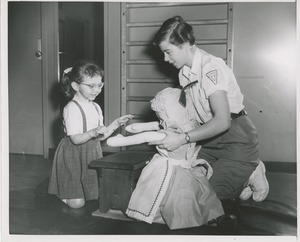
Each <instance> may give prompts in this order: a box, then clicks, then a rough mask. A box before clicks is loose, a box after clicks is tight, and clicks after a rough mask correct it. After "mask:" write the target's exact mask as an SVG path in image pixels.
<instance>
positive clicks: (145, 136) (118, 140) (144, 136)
mask: <svg viewBox="0 0 300 242" xmlns="http://www.w3.org/2000/svg"><path fill="white" fill-rule="evenodd" d="M165 137H166V135H165V134H163V133H159V132H154V131H148V132H143V133H139V134H134V135H130V136H123V135H121V134H119V135H117V136H114V137H111V138H109V139H108V140H107V144H108V145H109V146H111V147H120V146H129V145H137V144H142V143H148V142H152V141H157V140H162V139H164V138H165Z"/></svg>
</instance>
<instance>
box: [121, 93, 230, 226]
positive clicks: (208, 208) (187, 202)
mask: <svg viewBox="0 0 300 242" xmlns="http://www.w3.org/2000/svg"><path fill="white" fill-rule="evenodd" d="M172 95H173V94H172ZM155 100H156V102H155V104H162V103H163V102H162V100H161V99H159V98H157V96H156V99H155ZM165 104H166V103H165ZM176 107H177V106H176V105H175V106H174V105H173V106H172V110H173V111H174V113H175V115H176V114H177V115H176V121H177V122H174V120H170V119H169V118H170V117H171V115H170V113H173V112H169V113H168V112H167V110H162V109H160V111H162V113H159V114H158V116H159V117H160V118H162V120H163V121H162V122H161V125H162V126H163V127H164V128H165V129H166V128H168V127H173V128H176V126H177V127H180V128H181V129H182V130H183V131H185V132H187V131H189V130H192V129H194V128H196V126H197V125H198V124H197V122H194V121H193V120H191V119H186V116H183V114H182V115H178V114H180V111H181V109H180V107H178V108H179V109H178V110H176ZM187 108H191V106H187ZM152 109H154V110H155V111H156V112H157V110H158V109H159V108H158V107H156V106H155V107H154V102H152ZM185 112H186V111H185ZM163 115H164V117H162V116H163ZM178 119H179V120H180V121H178ZM179 123H180V124H179ZM157 150H158V153H156V154H155V155H154V156H153V158H152V159H151V160H150V162H149V163H148V164H147V165H146V167H145V168H144V169H143V171H142V173H141V175H140V178H139V180H138V182H137V185H136V188H135V189H134V191H133V193H132V196H131V199H130V201H129V204H128V208H127V211H126V214H127V215H128V216H129V217H131V218H135V219H137V220H142V221H145V222H147V223H153V222H154V223H166V224H167V225H168V227H169V228H170V229H179V228H187V227H196V226H201V225H203V224H205V223H206V222H208V221H210V220H212V219H214V218H217V217H219V216H221V215H223V214H224V211H223V208H222V204H221V202H220V200H219V199H218V198H217V196H216V194H215V192H214V191H213V189H212V187H211V185H210V184H209V182H208V179H209V177H210V176H211V174H212V168H211V167H210V165H209V164H208V162H207V161H205V160H203V159H197V155H198V152H199V151H200V146H198V145H196V143H189V144H185V145H182V146H181V147H179V148H178V149H176V150H174V151H172V152H168V151H166V150H164V149H160V148H158V147H157Z"/></svg>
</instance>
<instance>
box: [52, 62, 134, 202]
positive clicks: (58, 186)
mask: <svg viewBox="0 0 300 242" xmlns="http://www.w3.org/2000/svg"><path fill="white" fill-rule="evenodd" d="M103 75H104V73H103V70H102V69H100V68H99V67H98V66H97V65H96V64H94V63H92V62H88V61H79V62H77V63H76V64H75V65H74V66H73V67H72V68H68V69H66V70H65V71H64V74H63V77H62V80H61V84H62V88H63V91H64V93H65V94H66V96H67V97H68V98H70V99H71V101H70V102H69V103H68V104H67V105H66V106H65V108H64V110H63V118H64V129H65V133H66V136H65V137H64V138H63V139H62V140H61V142H60V143H59V145H58V147H57V150H56V153H55V156H54V161H53V167H52V171H51V173H50V182H49V188H48V192H49V193H50V194H54V195H56V196H58V197H59V198H60V199H61V200H62V201H63V202H65V203H66V204H67V205H69V206H70V207H71V208H80V207H82V206H84V204H85V201H86V200H92V199H97V198H98V180H97V173H96V171H95V170H92V169H88V164H89V163H90V162H91V161H92V160H95V159H99V158H101V157H102V149H101V145H100V141H101V140H104V139H106V138H108V137H109V136H110V135H111V134H112V133H113V132H114V131H115V130H116V129H117V128H118V127H119V126H120V125H123V124H124V123H126V122H127V121H128V120H129V119H131V118H132V115H125V116H123V117H120V118H118V119H116V120H114V121H113V122H112V123H111V124H110V125H109V126H108V127H105V126H104V125H103V116H102V110H101V108H100V106H99V105H98V104H97V103H95V102H93V100H94V99H95V98H96V97H97V96H98V95H99V94H100V92H101V91H102V88H103V86H104V83H103Z"/></svg>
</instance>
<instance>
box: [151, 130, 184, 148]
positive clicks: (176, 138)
mask: <svg viewBox="0 0 300 242" xmlns="http://www.w3.org/2000/svg"><path fill="white" fill-rule="evenodd" d="M158 132H160V133H164V134H165V135H166V138H164V139H163V140H159V141H153V142H149V143H148V145H158V147H159V148H161V149H166V150H168V151H173V150H176V149H177V148H179V147H180V146H181V145H183V144H185V143H186V141H185V134H184V133H175V132H173V131H171V130H159V131H158Z"/></svg>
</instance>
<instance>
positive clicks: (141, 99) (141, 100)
mask: <svg viewBox="0 0 300 242" xmlns="http://www.w3.org/2000/svg"><path fill="white" fill-rule="evenodd" d="M153 98H154V97H145V96H142V97H139V96H134V97H133V96H128V97H127V101H138V102H149V101H150V100H151V99H153Z"/></svg>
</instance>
